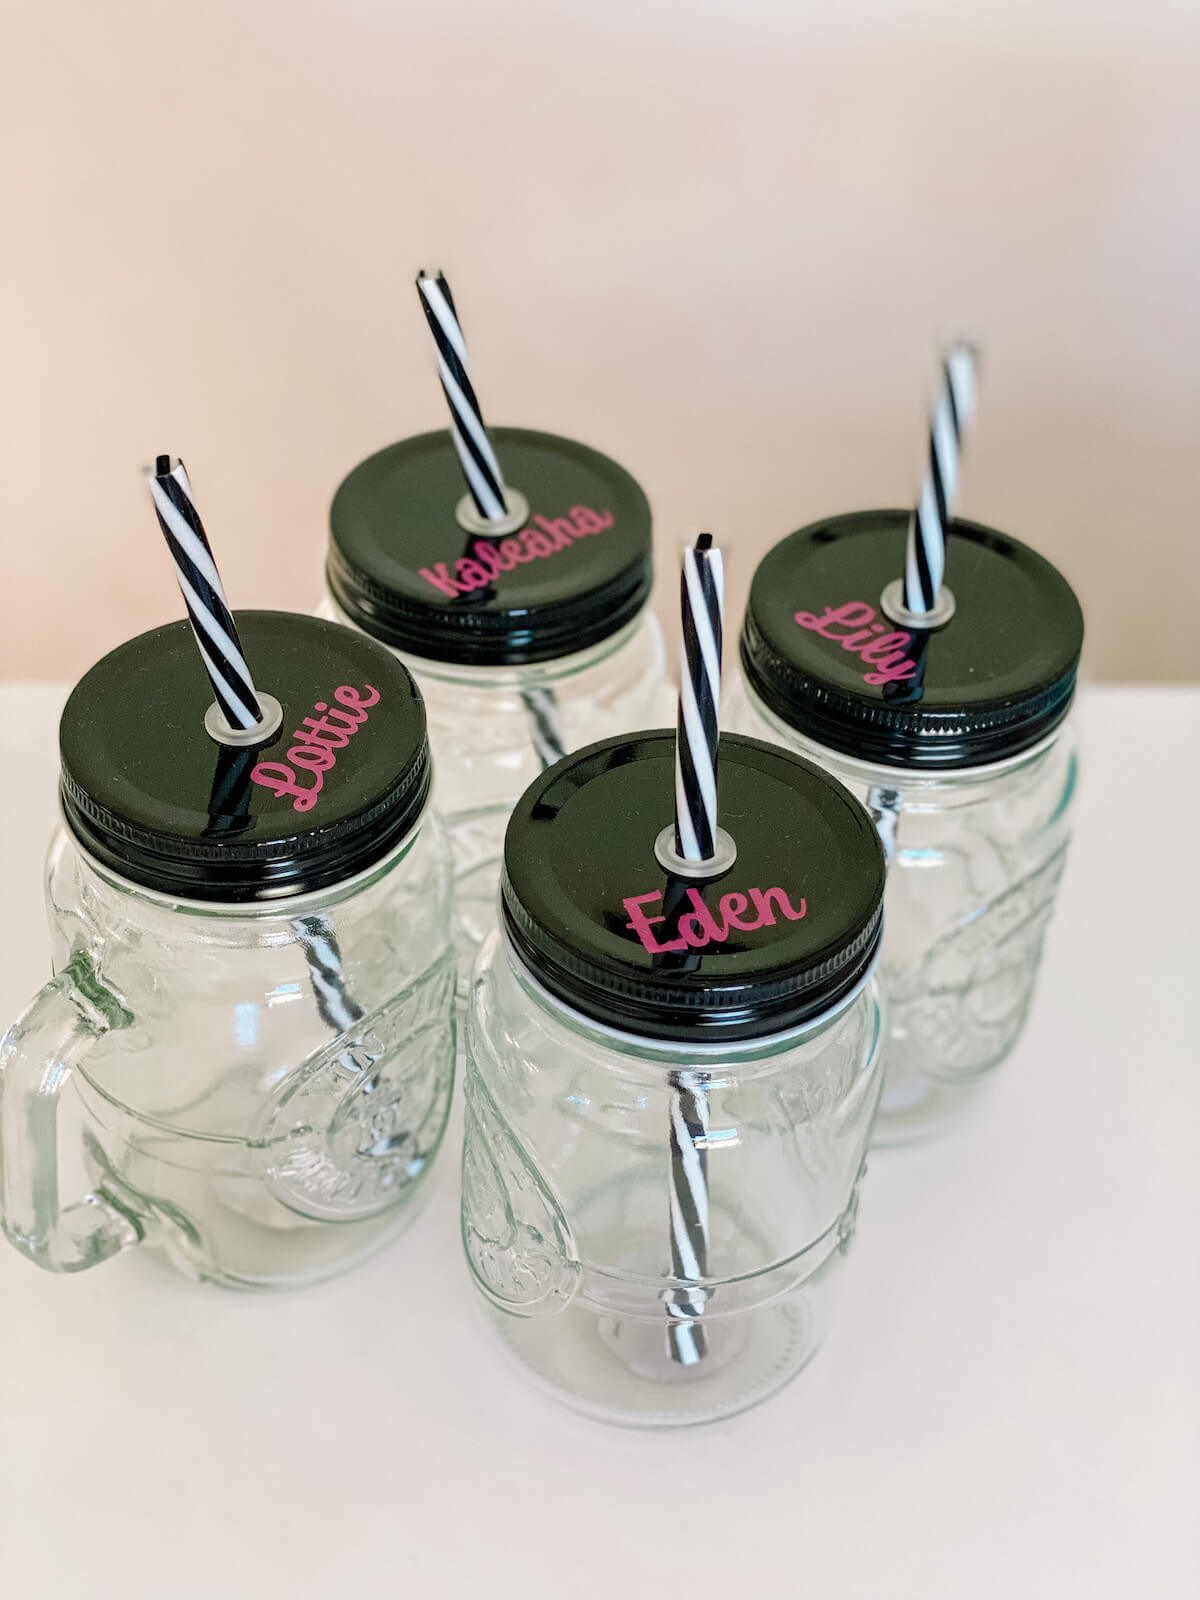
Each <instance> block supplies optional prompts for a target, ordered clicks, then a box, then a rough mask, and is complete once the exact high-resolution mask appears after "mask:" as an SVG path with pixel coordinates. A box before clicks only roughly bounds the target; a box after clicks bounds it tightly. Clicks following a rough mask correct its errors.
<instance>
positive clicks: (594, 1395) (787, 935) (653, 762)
mask: <svg viewBox="0 0 1200 1600" xmlns="http://www.w3.org/2000/svg"><path fill="white" fill-rule="evenodd" d="M674 749H675V745H674V737H673V735H671V734H668V733H650V734H646V735H644V736H641V737H629V738H624V739H618V740H607V741H604V742H602V743H600V744H597V745H593V746H591V747H590V748H589V749H587V750H585V751H583V752H581V753H580V754H578V755H577V756H576V757H574V758H573V759H571V760H569V761H567V762H565V763H564V764H562V765H561V766H559V767H557V768H556V769H555V770H554V771H553V772H551V773H548V774H546V775H545V776H544V777H542V778H540V779H539V780H537V781H536V782H535V783H534V784H533V785H532V786H531V788H530V789H529V790H528V791H527V792H526V794H525V795H524V797H523V798H522V799H521V801H520V802H519V804H518V805H517V807H516V810H515V811H514V813H513V816H512V820H511V822H510V824H509V827H508V832H507V836H506V840H505V867H504V876H503V882H502V893H501V926H500V928H499V929H497V930H496V931H494V932H493V933H492V934H491V936H490V937H489V939H488V941H487V942H486V943H485V945H484V946H483V949H482V950H481V952H480V956H479V960H478V963H477V965H476V969H475V974H474V978H473V982H472V992H471V1002H470V1006H469V1010H468V1017H467V1050H466V1078H465V1084H466V1105H467V1115H466V1132H465V1137H464V1146H463V1198H462V1208H463V1209H462V1228H463V1242H464V1247H465V1250H466V1254H467V1259H468V1262H469V1264H470V1267H471V1271H472V1273H473V1276H474V1280H475V1284H476V1287H477V1288H478V1290H479V1292H480V1294H481V1295H482V1297H483V1299H484V1301H485V1302H486V1304H487V1306H488V1309H489V1312H490V1316H491V1320H492V1322H493V1324H494V1326H495V1328H496V1329H497V1331H498V1332H499V1334H500V1336H501V1338H502V1339H503V1341H504V1343H505V1345H506V1346H507V1348H508V1349H509V1351H510V1352H511V1353H512V1354H513V1355H514V1356H515V1357H516V1359H517V1360H518V1362H520V1363H521V1365H522V1366H523V1367H524V1368H525V1369H526V1371H527V1372H528V1373H529V1374H530V1375H531V1376H533V1377H534V1378H535V1379H536V1380H537V1381H538V1382H539V1383H540V1384H541V1385H542V1386H543V1387H544V1388H546V1389H547V1390H549V1391H550V1392H551V1393H552V1394H554V1395H556V1396H557V1397H558V1398H560V1399H562V1400H564V1401H565V1402H566V1403H567V1404H569V1405H571V1406H574V1407H576V1408H577V1409H579V1410H582V1411H585V1412H587V1413H589V1414H590V1415H592V1416H595V1417H598V1418H602V1419H604V1420H607V1421H611V1422H618V1423H625V1424H631V1425H641V1426H670V1425H678V1424H684V1423H693V1422H703V1421H708V1420H711V1419H714V1418H717V1417H721V1416H726V1415H728V1414H730V1413H732V1412H735V1411H739V1410H742V1409H743V1408H744V1407H746V1406H749V1405H752V1404H754V1403H755V1402H756V1401H758V1400H761V1399H764V1398H765V1397H766V1396H768V1395H770V1394H772V1393H773V1392H774V1391H775V1390H777V1389H778V1388H780V1387H781V1386H782V1385H783V1384H784V1383H786V1382H787V1381H788V1380H789V1379H790V1378H791V1377H793V1376H794V1375H795V1374H796V1373H797V1372H799V1371H800V1369H801V1368H802V1367H803V1366H804V1365H805V1363H806V1362H807V1361H808V1360H809V1359H810V1357H811V1356H812V1355H813V1354H814V1353H815V1352H816V1350H817V1348H818V1347H819V1345H820V1343H821V1340H822V1338H823V1336H824V1334H825V1330H826V1325H827V1320H828V1315H829V1309H830V1297H831V1295H832V1293H833V1291H834V1287H835V1284H836V1281H837V1278H838V1276H839V1274H840V1271H841V1266H842V1261H843V1257H844V1254H845V1251H846V1249H847V1246H848V1244H849V1241H850V1238H851V1235H852V1233H853V1230H854V1222H855V1212H856V1206H857V1195H858V1184H859V1180H860V1177H861V1175H862V1171H863V1162H864V1155H865V1151H866V1147H867V1141H868V1135H869V1131H870V1126H871V1120H872V1117H873V1115H874V1112H875V1106H876V1101H877V1098H878V1094H879V1088H880V1082H881V1067H880V1045H881V1038H882V1019H881V1013H880V1009H879V1006H878V1004H877V1001H876V997H875V992H874V986H873V984H872V983H871V982H870V981H869V975H870V971H871V967H872V964H873V961H874V958H875V953H876V948H877V945H878V941H879V931H880V916H881V904H882V897H883V881H884V864H883V853H882V850H881V847H880V844H879V841H878V838H877V836H876V834H875V831H874V829H873V827H872V826H871V822H870V819H869V817H867V815H866V813H865V812H864V811H863V810H862V808H861V807H860V806H859V805H858V803H857V801H855V799H854V798H853V796H852V795H850V794H849V793H848V792H847V791H846V790H845V789H844V788H843V787H842V786H841V785H840V784H838V783H836V782H835V781H834V780H832V779H831V778H829V777H828V776H827V775H826V774H825V773H823V772H821V771H819V769H818V768H816V767H815V766H813V765H812V764H811V763H808V762H805V761H801V760H799V759H798V758H796V757H794V756H791V755H789V754H787V753H786V752H784V751H782V750H779V749H775V748H771V747H768V746H766V745H763V744H759V743H758V742H757V741H753V740H748V739H740V738H737V737H734V736H729V737H726V738H724V739H722V741H721V764H720V781H721V801H722V816H723V821H724V824H725V826H726V828H727V829H728V830H729V832H730V833H731V834H732V836H733V838H734V840H735V843H736V846H737V857H736V860H735V861H734V863H733V865H732V866H731V867H729V868H728V870H727V871H726V872H725V873H724V874H723V875H722V876H721V877H720V878H718V879H715V880H708V881H688V880H684V879H680V878H677V877H674V876H672V875H670V874H669V873H668V872H667V871H666V870H665V869H664V868H663V867H662V866H660V865H659V863H658V861H657V859H656V857H655V852H654V845H655V838H656V835H657V834H658V833H659V831H660V830H661V829H662V828H663V826H664V824H666V823H667V822H669V820H670V817H671V806H672V794H673V784H674Z"/></svg>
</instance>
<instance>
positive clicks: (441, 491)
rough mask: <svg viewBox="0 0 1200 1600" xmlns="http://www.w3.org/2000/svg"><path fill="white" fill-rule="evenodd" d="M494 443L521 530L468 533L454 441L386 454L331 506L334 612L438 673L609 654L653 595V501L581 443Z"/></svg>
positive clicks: (495, 436)
mask: <svg viewBox="0 0 1200 1600" xmlns="http://www.w3.org/2000/svg"><path fill="white" fill-rule="evenodd" d="M491 439H492V443H493V444H494V446H495V449H496V454H497V457H498V458H499V461H500V466H501V469H502V471H503V473H504V478H505V482H506V484H507V485H508V486H509V487H510V489H515V490H518V491H519V492H520V493H521V494H523V495H524V496H525V498H526V499H527V500H528V502H529V516H528V517H527V518H526V519H525V521H524V523H523V525H522V526H521V527H520V528H517V529H516V530H514V531H513V532H512V533H510V534H509V535H508V536H507V537H505V538H489V537H487V536H486V535H484V534H481V533H468V532H467V531H466V530H465V529H464V528H463V527H461V526H460V524H459V522H458V521H457V519H456V517H455V507H456V505H457V504H458V502H459V500H460V499H461V498H462V495H463V482H462V472H461V469H460V467H459V464H458V457H457V456H456V455H455V453H454V446H453V444H452V443H451V440H450V435H449V433H447V432H444V431H440V432H437V433H423V434H420V435H419V436H418V437H417V438H415V439H405V440H403V441H402V442H401V443H399V444H393V445H389V446H388V447H387V449H386V450H380V451H379V452H378V454H376V455H373V456H369V457H368V458H367V460H366V461H364V462H362V463H361V465H359V466H357V467H355V469H354V471H353V472H352V473H351V474H350V476H349V477H348V478H347V479H346V480H345V482H344V483H343V484H342V485H341V487H340V488H339V489H338V492H337V494H336V495H335V496H334V499H333V506H332V508H331V510H330V513H329V523H330V529H331V533H332V543H331V545H330V549H329V561H328V565H327V569H326V571H327V576H328V580H329V587H330V590H331V591H332V593H333V597H334V599H335V600H336V601H337V603H338V605H339V606H340V607H341V608H342V610H343V611H344V612H345V614H346V616H347V617H349V618H350V619H351V620H352V621H353V622H355V623H356V624H357V625H358V626H359V627H360V628H363V629H364V630H365V631H366V632H367V633H370V634H373V635H374V636H375V638H377V639H382V640H383V642H384V643H385V644H389V645H393V646H395V647H396V648H397V649H400V650H409V651H412V652H413V653H414V654H416V655H422V656H427V657H430V658H432V659H433V660H436V661H455V662H462V663H467V664H471V665H478V666H518V665H521V664H523V663H525V662H533V661H548V660H552V659H553V658H554V657H555V656H562V655H569V654H570V653H571V652H573V651H576V650H585V649H587V648H588V646H589V645H593V644H598V643H599V642H600V641H601V640H602V639H607V638H608V637H609V636H610V635H611V634H614V633H616V632H617V631H618V630H619V629H621V628H623V627H624V626H625V624H626V623H627V622H630V621H632V619H633V618H634V617H635V616H636V615H637V614H638V612H639V611H640V610H641V608H642V607H643V606H644V605H645V603H646V600H647V599H648V597H649V594H650V585H651V582H652V579H653V568H652V562H651V544H650V507H649V504H648V502H647V500H646V496H645V495H644V494H643V493H642V491H641V489H640V488H639V487H638V485H637V483H636V482H635V481H634V480H633V478H631V477H630V475H629V474H628V473H627V472H626V471H625V469H624V468H623V467H619V466H618V465H617V463H616V462H615V461H610V460H609V458H608V457H607V456H602V455H601V454H600V453H599V452H598V451H596V450H589V449H588V447H587V446H586V445H582V444H576V443H575V442H574V441H573V440H571V439H561V438H559V437H558V436H557V435H556V434H552V433H534V432H531V431H530V430H529V429H527V428H494V429H492V431H491Z"/></svg>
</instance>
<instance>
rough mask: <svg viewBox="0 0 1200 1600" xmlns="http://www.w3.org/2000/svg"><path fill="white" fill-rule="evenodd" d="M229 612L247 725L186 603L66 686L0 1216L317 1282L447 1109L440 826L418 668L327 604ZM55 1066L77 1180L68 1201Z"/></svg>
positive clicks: (375, 1216) (335, 1264) (60, 1239)
mask: <svg viewBox="0 0 1200 1600" xmlns="http://www.w3.org/2000/svg"><path fill="white" fill-rule="evenodd" d="M237 621H238V627H239V630H240V633H241V638H242V641H243V644H244V646H245V650H246V655H247V659H248V660H249V661H250V662H251V663H252V664H253V667H254V672H255V677H256V679H257V682H258V684H259V686H260V688H261V689H262V690H265V691H268V692H269V693H270V694H271V695H273V696H274V697H275V698H276V699H277V700H278V701H279V702H280V703H281V706H282V710H283V721H282V723H281V725H280V727H279V729H278V732H277V733H275V734H274V735H273V736H272V737H271V738H270V740H269V741H268V742H267V743H265V744H261V745H258V746H255V747H251V748H235V747H232V746H228V745H222V744H219V743H217V742H215V741H214V739H212V738H210V737H209V735H208V733H207V732H206V731H205V712H206V709H207V707H208V704H209V701H210V700H211V690H210V688H209V685H208V680H207V678H206V676H205V673H204V670H203V668H202V666H201V665H200V661H199V659H198V657H197V653H196V650H195V648H194V646H193V644H192V641H191V638H190V637H189V633H188V628H187V624H186V623H184V622H179V623H172V624H170V625H169V626H167V627H163V628H158V629H156V630H154V631H153V632H151V633H146V634H142V635H141V636H140V637H138V638H136V639H133V640H131V641H129V643H127V644H124V645H122V646H121V647H120V648H118V649H117V650H114V651H113V652H112V653H111V654H110V655H108V656H106V657H105V658H104V659H103V660H102V661H100V662H99V663H98V664H97V665H96V666H95V667H93V668H92V670H91V671H90V672H89V673H88V674H87V675H86V676H85V677H84V678H83V679H82V680H81V682H80V683H79V684H78V685H77V687H76V688H75V690H74V692H73V693H72V695H71V697H70V699H69V701H68V702H67V706H66V709H65V711H64V712H63V717H62V724H61V730H60V741H61V754H62V806H63V815H64V818H65V827H64V829H63V830H61V831H60V833H59V834H58V836H57V838H56V840H55V842H54V844H53V846H52V848H51V852H50V862H49V878H48V896H49V913H50V923H51V933H52V941H53V965H54V969H55V972H56V976H55V977H54V978H53V979H52V980H51V982H50V983H48V984H47V985H46V987H45V988H44V989H43V990H42V992H41V994H40V995H38V997H37V998H36V999H35V1000H34V1001H33V1003H32V1005H30V1006H29V1008H28V1009H27V1010H26V1011H25V1012H24V1014H23V1015H22V1016H21V1017H20V1018H19V1019H18V1020H17V1022H15V1023H14V1024H13V1026H12V1028H10V1030H9V1032H8V1034H7V1035H6V1037H5V1039H4V1041H3V1044H2V1046H0V1133H2V1156H3V1161H2V1165H3V1178H4V1186H3V1193H4V1227H5V1232H6V1233H7V1235H8V1237H9V1239H10V1240H11V1242H12V1243H13V1244H14V1245H15V1246H16V1247H17V1248H18V1249H19V1250H21V1251H22V1252H23V1253H24V1254H25V1255H27V1256H28V1257H29V1258H30V1259H31V1260H32V1261H34V1262H36V1263H37V1264H38V1265H39V1266H42V1267H45V1268H47V1269H48V1270H50V1271H55V1272H71V1271H75V1270H78V1269H80V1268H84V1267H89V1266H93V1265H95V1264H96V1263H97V1262H100V1261H103V1260H105V1259H106V1258H107V1257H109V1256H112V1255H114V1254H116V1253H117V1252H118V1251H120V1250H123V1249H125V1248H126V1247H128V1246H130V1245H133V1244H138V1243H141V1242H145V1243H146V1244H147V1245H150V1246H153V1247H155V1248H156V1249H158V1250H161V1251H162V1252H163V1253H164V1254H165V1255H166V1257H167V1258H168V1259H169V1260H170V1262H171V1263H172V1264H173V1265H174V1266H176V1267H177V1268H179V1269H180V1270H181V1271H183V1272H185V1273H187V1274H188V1275H190V1276H192V1277H196V1278H203V1279H210V1280H212V1281H215V1282H218V1283H222V1284H227V1285H231V1286H236V1287H243V1288H274V1287H289V1286H293V1285H301V1284H305V1283H309V1282H312V1281H314V1280H317V1279H320V1278H323V1277H326V1276H329V1275H331V1274H332V1273H335V1272H338V1271H341V1270H343V1269H344V1268H346V1267H348V1266H350V1265H351V1264H353V1263H354V1262H355V1261H357V1260H358V1259H359V1258H361V1257H362V1256H363V1255H365V1254H366V1253H368V1252H370V1251H371V1250H372V1249H374V1248H375V1247H377V1246H378V1245H380V1244H382V1243H383V1242H384V1241H385V1240H386V1239H387V1238H388V1237H390V1236H391V1235H393V1234H394V1233H395V1231H396V1230H397V1228H398V1227H399V1226H400V1224H401V1223H402V1222H403V1221H406V1220H408V1218H410V1217H411V1216H412V1215H413V1206H412V1201H413V1199H414V1197H415V1196H416V1195H417V1194H418V1193H420V1192H423V1189H424V1185H423V1184H422V1181H421V1180H422V1178H423V1177H424V1174H425V1173H426V1172H427V1170H428V1168H429V1166H430V1163H431V1162H432V1161H433V1159H434V1157H435V1155H436V1153H437V1150H438V1147H439V1144H440V1141H441V1138H442V1134H443V1132H444V1128H445V1123H446V1116H447V1111H448V1107H449V1102H450V1095H451V1090H452V1086H453V1075H454V1040H455V1016H454V985H455V962H454V955H453V948H452V945H451V940H450V894H449V891H450V871H449V852H448V848H447V845H446V840H445V834H444V832H443V830H442V828H441V825H440V823H439V822H438V821H437V819H436V816H435V814H434V812H433V811H432V809H431V807H430V805H429V785H430V764H429V752H428V742H427V739H426V733H425V718H424V712H423V709H422V706H421V699H420V695H419V693H418V692H417V690H416V688H415V686H414V684H413V682H412V679H411V677H410V676H409V674H408V673H407V672H406V671H405V670H404V668H403V667H402V666H401V665H400V664H399V662H397V661H395V660H394V659H393V657H392V656H391V655H390V654H389V653H388V652H387V651H386V650H383V649H381V648H380V647H379V646H378V645H376V644H374V643H373V642H372V641H371V640H369V639H366V638H364V637H362V635H360V634H355V633H352V632H351V631H350V630H349V629H346V628H339V627H337V626H335V625H334V624H332V623H329V622H323V621H319V620H317V619H316V618H312V617H301V616H291V615H287V614H284V613H279V612H240V613H238V617H237ZM69 1080H73V1082H74V1085H75V1088H76V1090H77V1093H78V1098H79V1100H80V1102H81V1104H82V1133H83V1144H84V1159H85V1166H86V1168H87V1171H88V1175H89V1178H90V1179H91V1181H92V1182H93V1183H94V1189H93V1191H92V1192H91V1193H90V1194H88V1195H86V1196H85V1197H84V1198H83V1199H82V1200H80V1201H77V1202H75V1203H67V1201H65V1200H64V1199H63V1198H62V1197H61V1196H60V1192H59V1172H58V1162H57V1153H56V1132H57V1118H58V1109H59V1097H60V1093H61V1090H62V1089H63V1087H64V1086H65V1084H66V1083H67V1082H68V1081H69Z"/></svg>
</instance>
